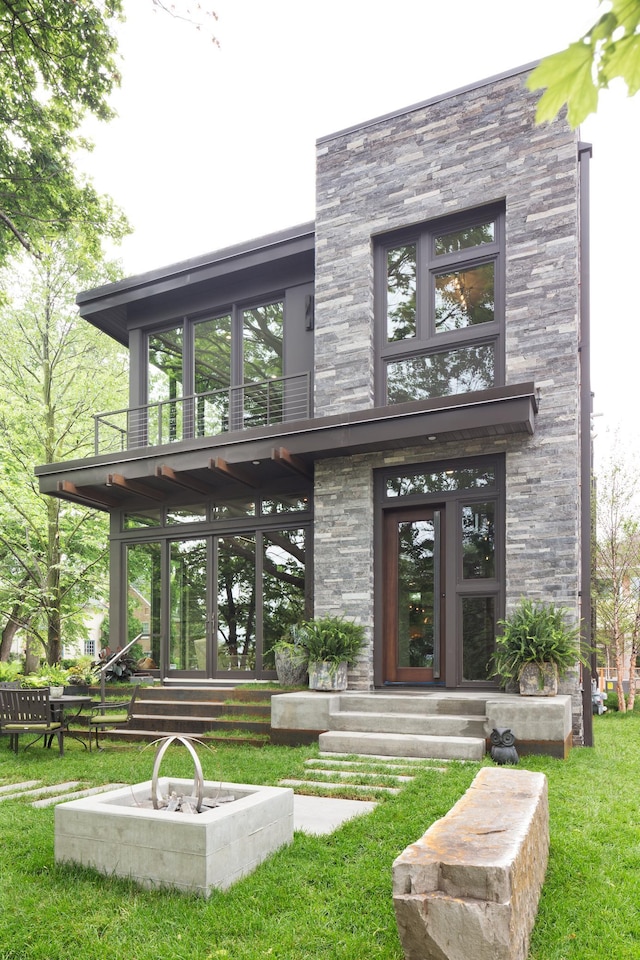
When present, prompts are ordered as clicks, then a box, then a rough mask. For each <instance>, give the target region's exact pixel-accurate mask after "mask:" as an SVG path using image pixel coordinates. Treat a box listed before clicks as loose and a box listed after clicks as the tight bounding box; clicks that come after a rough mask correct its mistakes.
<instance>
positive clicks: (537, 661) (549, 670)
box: [492, 599, 586, 697]
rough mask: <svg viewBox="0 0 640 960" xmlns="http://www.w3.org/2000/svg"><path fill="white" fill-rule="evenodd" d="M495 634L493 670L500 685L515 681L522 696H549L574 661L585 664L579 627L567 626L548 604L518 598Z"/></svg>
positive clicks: (555, 609)
mask: <svg viewBox="0 0 640 960" xmlns="http://www.w3.org/2000/svg"><path fill="white" fill-rule="evenodd" d="M498 624H499V625H500V626H501V627H502V634H501V635H500V636H498V637H496V649H495V653H494V655H493V660H492V665H493V671H494V673H495V675H496V676H497V677H499V678H500V680H501V681H502V683H503V684H507V683H510V682H511V683H517V684H518V686H519V690H520V693H521V695H522V696H544V697H552V696H555V694H556V693H557V692H558V677H559V676H562V674H564V673H565V672H566V671H567V670H568V669H569V668H570V667H573V666H575V665H576V664H577V663H582V664H585V663H586V660H585V657H584V655H583V653H582V651H581V649H580V627H579V626H573V627H572V626H569V625H567V623H566V621H565V619H564V613H563V611H562V610H561V609H559V608H558V607H555V606H554V605H553V604H552V603H535V602H534V601H532V600H526V599H521V600H520V602H519V603H518V605H517V607H516V608H515V610H514V611H513V613H511V615H510V616H508V617H507V618H506V619H504V620H499V621H498Z"/></svg>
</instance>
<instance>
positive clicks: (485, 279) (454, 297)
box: [435, 263, 495, 333]
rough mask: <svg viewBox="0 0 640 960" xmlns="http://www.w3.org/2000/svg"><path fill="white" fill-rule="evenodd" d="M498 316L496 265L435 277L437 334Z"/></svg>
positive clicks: (490, 264) (486, 265)
mask: <svg viewBox="0 0 640 960" xmlns="http://www.w3.org/2000/svg"><path fill="white" fill-rule="evenodd" d="M494 319H495V296H494V264H493V263H483V264H482V265H481V266H479V267H470V268H469V269H468V270H454V271H451V272H450V273H440V274H437V275H436V277H435V324H436V333H445V332H448V331H450V330H461V329H462V328H463V327H470V326H473V325H474V324H477V323H489V322H490V321H491V320H494Z"/></svg>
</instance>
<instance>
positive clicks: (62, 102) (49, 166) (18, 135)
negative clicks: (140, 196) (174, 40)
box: [0, 0, 125, 265]
mask: <svg viewBox="0 0 640 960" xmlns="http://www.w3.org/2000/svg"><path fill="white" fill-rule="evenodd" d="M121 15H122V0H102V2H98V0H76V2H73V3H69V2H68V0H0V53H1V54H2V55H1V56H0V265H3V264H5V263H6V262H7V260H8V258H9V257H10V256H11V255H12V254H14V253H16V252H17V250H18V249H19V248H20V247H22V248H24V249H25V250H28V251H31V252H32V253H34V254H35V255H39V253H40V252H41V251H42V250H43V249H44V247H45V246H46V243H47V242H48V241H50V240H51V239H52V238H53V237H55V236H57V235H59V234H61V233H64V232H65V231H66V230H68V229H69V227H70V226H71V225H72V224H74V223H75V224H78V223H82V224H84V226H85V234H86V236H87V237H88V238H89V237H91V233H90V229H89V228H92V229H93V240H94V244H96V245H97V243H98V240H99V236H100V235H101V234H102V235H112V236H115V237H117V236H119V235H121V234H122V232H123V230H124V229H125V224H124V220H123V218H122V216H121V214H120V213H119V212H118V211H116V210H115V209H114V207H113V205H112V203H111V201H110V200H109V199H108V198H105V197H101V196H99V195H98V193H97V192H96V191H95V189H94V188H93V186H91V184H90V183H88V182H86V181H85V180H83V179H82V178H81V177H80V176H79V175H78V174H77V173H76V171H75V169H74V154H75V152H76V151H77V150H78V148H80V147H84V148H88V147H89V146H90V145H89V144H88V143H87V142H86V141H85V140H84V139H83V138H82V137H81V136H80V134H79V129H80V125H81V123H82V121H83V119H84V117H85V116H86V115H87V114H94V115H95V116H97V117H99V118H100V119H103V120H108V119H109V117H111V116H112V110H111V108H110V107H109V105H108V97H109V94H110V92H111V90H112V89H113V87H114V86H115V85H117V84H118V82H119V79H120V76H119V72H118V66H117V59H116V53H117V42H116V38H115V36H114V33H113V25H114V24H115V23H116V22H117V20H119V19H121Z"/></svg>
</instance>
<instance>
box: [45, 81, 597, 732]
mask: <svg viewBox="0 0 640 960" xmlns="http://www.w3.org/2000/svg"><path fill="white" fill-rule="evenodd" d="M530 69H531V68H530V67H524V68H520V69H517V70H514V71H512V72H509V73H506V74H502V75H500V76H498V77H494V78H491V79H489V80H485V81H482V82H480V83H477V84H474V85H473V86H471V87H467V88H464V89H460V90H455V91H453V92H452V93H448V94H445V95H443V96H439V97H435V98H432V99H430V100H428V101H425V102H423V103H418V104H416V105H414V106H410V107H408V108H405V109H402V110H398V111H397V112H394V113H392V114H388V115H386V116H383V117H379V118H376V119H373V120H371V121H369V122H366V123H363V124H360V125H358V126H356V127H353V128H351V129H348V130H343V131H340V132H338V133H336V134H333V135H331V136H326V137H323V138H321V139H320V140H319V141H318V144H317V207H316V219H315V222H314V223H308V224H304V225H302V226H300V227H296V228H293V229H291V230H285V231H282V232H279V233H275V234H272V235H270V236H266V237H262V238H260V239H257V240H253V241H250V242H248V243H243V244H239V245H236V246H232V247H228V248H226V249H223V250H219V251H217V252H215V253H213V254H209V255H206V256H202V257H196V258H194V259H191V260H188V261H186V262H183V263H178V264H175V265H173V266H170V267H167V268H163V269H158V270H154V271H151V272H149V273H145V274H142V275H140V276H135V277H131V278H129V279H126V280H123V281H120V282H118V283H114V284H110V285H107V286H104V287H100V288H99V289H96V290H90V291H88V292H84V293H81V294H80V295H79V296H78V305H79V309H80V313H81V315H82V316H83V317H84V318H85V319H86V320H87V321H88V322H89V323H92V324H94V325H95V326H96V327H98V328H99V329H101V330H103V331H105V332H106V333H107V334H109V335H110V336H111V337H113V338H114V339H115V340H117V341H118V342H119V343H122V344H125V345H127V346H128V348H129V351H130V358H131V387H130V398H129V406H128V408H127V409H126V410H120V411H115V412H109V413H101V414H100V415H97V416H96V421H95V422H96V450H95V456H93V457H90V458H88V459H85V460H79V461H74V462H67V463H58V464H48V465H45V466H41V467H39V468H38V470H37V474H38V477H39V482H40V489H41V490H42V491H43V492H44V493H48V494H51V495H53V496H58V497H63V498H67V499H70V500H72V501H75V502H77V503H82V504H88V505H89V506H92V507H95V508H97V509H100V510H105V511H108V512H109V514H110V516H111V532H110V543H111V602H110V610H111V617H110V620H111V629H112V631H113V636H112V642H111V646H112V648H113V649H115V648H116V647H117V646H118V644H119V642H120V638H121V637H126V636H127V635H128V628H129V626H130V625H129V624H128V623H127V617H128V616H130V615H131V613H130V605H128V604H127V601H126V598H127V596H128V590H129V588H130V587H134V588H135V590H136V591H137V592H138V593H139V594H140V595H142V596H144V597H145V598H148V602H149V608H150V616H149V622H148V624H147V625H146V626H147V627H148V632H149V636H150V649H151V655H152V657H153V659H154V660H155V662H156V663H157V664H158V665H159V671H158V672H159V674H160V675H161V676H162V678H164V679H165V680H166V681H168V682H171V681H173V680H180V679H185V678H189V679H190V680H194V679H198V678H201V679H203V680H204V679H207V678H226V677H228V678H231V677H236V678H271V677H273V676H275V674H274V672H273V655H272V652H271V648H272V645H273V643H274V642H275V641H276V640H277V639H278V638H279V637H281V636H282V635H283V633H284V632H285V631H286V629H287V627H288V626H289V625H290V624H291V623H293V622H295V621H296V620H298V619H299V618H300V617H302V616H305V615H310V614H311V613H312V612H315V614H317V615H322V614H343V615H345V616H347V617H352V618H355V619H356V620H357V621H358V622H361V623H363V624H364V625H365V626H366V630H367V638H368V644H367V648H366V651H365V653H364V654H363V656H362V657H361V659H360V661H359V663H358V664H357V666H356V667H355V668H354V669H353V671H352V672H351V675H350V686H351V687H353V688H356V689H362V690H371V689H373V688H379V687H384V686H387V687H389V688H390V689H393V688H395V687H405V686H407V685H409V686H411V685H421V686H423V687H424V688H429V687H431V686H438V687H442V688H444V689H448V690H457V689H464V690H467V691H473V690H480V691H482V690H491V689H492V688H494V689H495V685H494V683H493V681H492V679H491V676H490V671H489V669H488V662H489V659H490V656H491V653H492V650H493V644H494V637H495V633H496V630H497V621H498V620H499V619H500V617H502V616H503V615H504V614H505V612H506V611H508V610H509V609H510V607H512V606H513V604H514V603H515V602H516V601H517V600H518V599H519V598H520V597H521V596H522V595H526V596H528V597H532V598H535V599H545V600H552V601H554V602H555V603H557V604H560V605H562V606H563V607H565V608H566V610H567V613H568V615H569V617H570V618H572V619H573V620H577V619H578V618H582V619H583V620H584V622H585V623H586V624H588V623H589V621H590V608H589V555H588V543H589V536H588V531H589V517H590V509H589V489H590V487H589V454H590V451H589V415H590V385H589V363H588V346H589V338H588V287H587V270H588V259H587V228H588V218H587V216H586V212H587V184H588V159H589V156H590V148H589V147H588V145H585V144H582V143H581V142H580V141H579V138H578V134H577V133H576V132H574V131H571V130H570V129H569V128H568V126H567V125H566V124H565V122H564V121H562V120H556V121H554V122H553V123H551V124H547V125H544V126H539V127H538V126H536V125H535V122H534V113H535V107H536V101H537V97H536V96H535V95H534V94H532V93H530V92H528V91H527V90H526V88H525V86H524V81H525V79H526V76H527V74H528V72H529V70H530ZM584 686H585V687H586V689H587V691H590V682H588V683H586V684H585V685H584ZM564 689H565V693H568V694H569V695H570V696H571V697H572V712H573V737H574V742H578V743H581V742H585V741H586V742H589V729H588V723H589V720H588V716H589V714H590V708H589V710H587V711H586V713H585V712H583V709H582V695H581V692H580V682H579V678H578V675H577V672H576V674H575V675H572V676H571V677H570V678H569V679H568V680H566V681H565V688H564ZM585 729H586V733H585Z"/></svg>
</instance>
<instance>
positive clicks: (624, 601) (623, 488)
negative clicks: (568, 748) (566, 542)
mask: <svg viewBox="0 0 640 960" xmlns="http://www.w3.org/2000/svg"><path fill="white" fill-rule="evenodd" d="M638 492H639V489H638V481H637V480H636V473H635V472H632V471H631V470H628V469H625V467H624V466H622V465H621V463H620V461H616V460H613V459H612V462H611V465H610V467H609V468H608V470H607V471H606V472H605V474H604V476H603V477H602V478H601V479H600V480H599V484H598V495H597V535H596V549H595V561H596V590H595V591H594V594H595V595H596V597H597V602H596V617H597V634H596V636H597V640H598V641H599V642H601V643H602V644H603V645H604V646H605V647H607V648H609V650H610V651H611V654H612V656H613V659H614V662H615V667H616V673H617V677H618V679H617V694H618V703H619V709H620V710H621V711H623V712H624V710H625V709H626V708H627V706H628V708H629V709H630V710H632V709H633V705H634V701H635V692H636V681H635V666H636V660H637V657H638V638H639V634H640V520H638V517H637V497H638ZM627 664H628V667H629V701H628V704H627V703H625V695H624V688H623V678H624V674H625V670H626V667H627Z"/></svg>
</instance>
